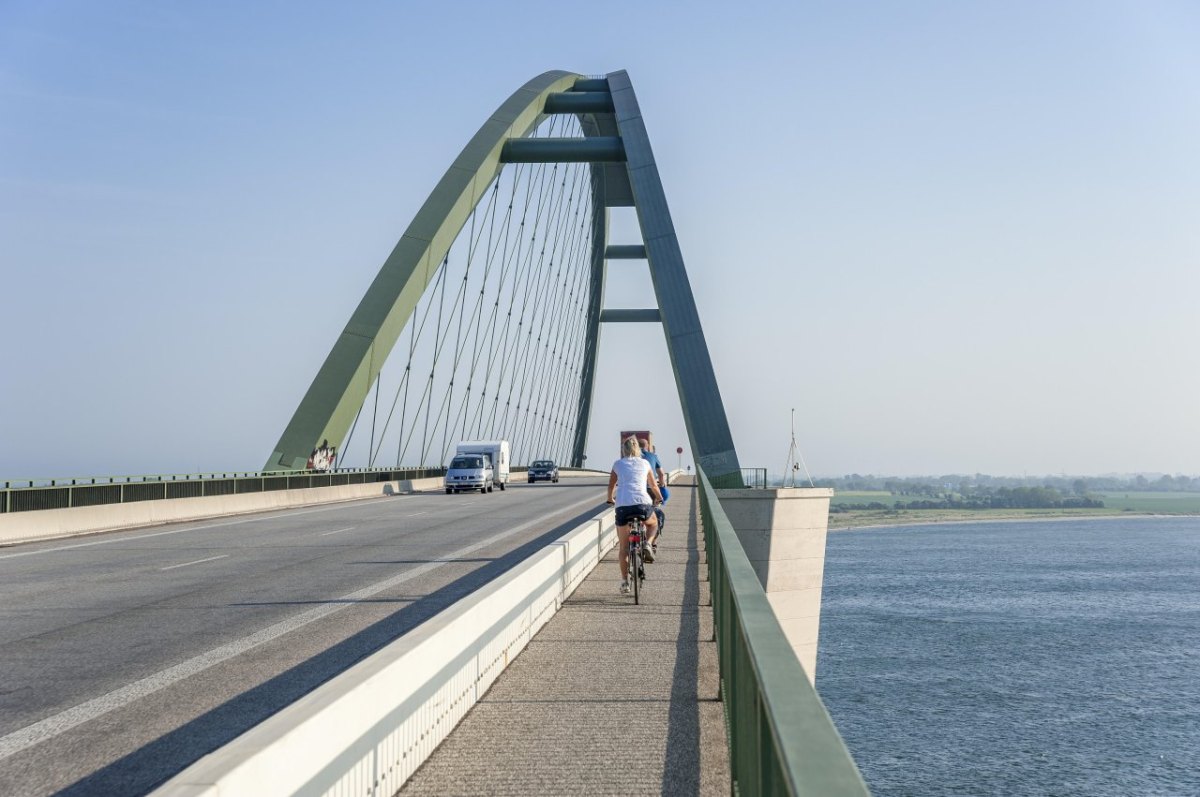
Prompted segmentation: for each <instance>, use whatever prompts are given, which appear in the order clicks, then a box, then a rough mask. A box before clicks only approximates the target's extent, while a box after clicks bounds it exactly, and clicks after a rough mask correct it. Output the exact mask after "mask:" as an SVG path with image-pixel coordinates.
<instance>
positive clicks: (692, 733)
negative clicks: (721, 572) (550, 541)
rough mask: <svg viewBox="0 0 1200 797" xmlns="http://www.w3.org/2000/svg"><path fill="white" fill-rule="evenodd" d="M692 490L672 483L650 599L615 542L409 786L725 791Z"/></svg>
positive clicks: (464, 791)
mask: <svg viewBox="0 0 1200 797" xmlns="http://www.w3.org/2000/svg"><path fill="white" fill-rule="evenodd" d="M696 498H697V495H696V490H695V488H694V487H691V486H686V485H679V486H673V487H672V488H671V501H670V503H669V504H668V505H667V508H668V510H669V512H668V515H669V516H668V519H667V525H666V531H665V533H664V534H663V536H662V538H661V539H660V540H659V545H658V558H657V560H656V561H655V563H654V564H652V565H647V566H646V581H645V590H644V592H643V593H642V604H641V605H640V606H635V605H634V603H633V597H632V596H624V595H621V594H619V592H618V585H619V582H620V578H619V575H618V569H617V553H616V550H615V549H614V550H613V551H612V552H610V553H609V555H608V556H607V557H606V558H605V560H604V561H603V562H601V563H600V565H599V566H598V567H597V568H596V569H595V570H593V571H592V573H591V575H590V576H588V578H587V579H586V580H585V581H584V582H583V583H582V584H581V585H580V586H579V588H578V589H577V590H576V591H575V593H574V594H573V595H572V596H571V598H570V599H569V600H568V601H567V602H566V603H565V604H564V605H563V607H562V608H561V609H560V610H559V612H558V614H557V615H555V617H554V619H553V620H551V621H550V622H549V623H548V624H547V625H546V626H545V627H544V628H543V629H542V630H541V632H539V633H538V635H537V636H536V637H534V639H533V641H532V642H530V644H529V646H528V647H527V648H526V649H525V651H524V652H522V653H521V655H520V656H518V657H517V659H516V661H514V662H513V663H512V664H510V665H509V667H508V669H507V670H506V671H505V672H504V674H503V675H501V676H500V678H499V679H498V680H497V681H496V683H495V684H494V685H493V686H492V688H491V690H489V691H488V693H487V694H486V695H485V696H484V697H483V699H482V700H481V701H480V702H479V703H478V704H477V705H476V706H475V708H473V709H472V710H471V712H470V713H469V714H467V716H466V717H465V718H464V719H463V721H462V722H461V723H460V724H459V726H458V727H457V728H456V729H455V730H454V732H453V733H452V734H451V735H450V737H449V738H447V739H446V741H445V742H443V743H442V745H441V747H439V748H438V749H437V750H436V751H435V752H434V754H433V755H432V756H431V757H430V758H429V760H428V761H426V762H425V764H424V765H423V766H422V767H421V768H420V769H418V770H417V772H416V773H415V774H414V775H413V776H412V778H410V779H409V781H408V783H407V784H406V785H405V787H404V788H403V789H401V791H400V794H401V795H405V796H406V797H407V795H425V794H428V795H509V794H511V795H522V797H528V795H531V794H548V795H567V794H588V795H593V794H622V795H630V794H668V795H692V794H704V795H710V794H711V795H727V794H729V756H728V750H727V748H726V743H725V721H724V714H723V710H724V707H723V705H722V704H721V703H720V702H718V701H717V660H716V656H717V651H716V643H714V642H712V641H710V640H711V638H712V609H711V607H710V606H709V605H708V581H707V580H706V573H707V566H706V565H705V564H704V562H705V559H704V549H703V540H702V538H701V535H700V533H699V511H698V506H697V504H696Z"/></svg>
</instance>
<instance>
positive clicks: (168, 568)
mask: <svg viewBox="0 0 1200 797" xmlns="http://www.w3.org/2000/svg"><path fill="white" fill-rule="evenodd" d="M228 558H229V554H227V553H223V554H221V555H220V556H210V557H208V558H207V559H197V560H196V561H194V562H184V563H183V564H181V565H171V566H170V567H160V568H158V569H159V570H175V569H176V568H179V567H191V566H192V565H198V564H203V563H204V562H215V561H217V560H218V559H228Z"/></svg>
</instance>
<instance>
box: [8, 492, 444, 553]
mask: <svg viewBox="0 0 1200 797" xmlns="http://www.w3.org/2000/svg"><path fill="white" fill-rule="evenodd" d="M442 485H443V481H442V477H441V476H436V477H433V478H429V479H406V480H403V481H390V482H372V483H371V484H347V485H340V486H337V487H309V488H305V489H299V490H271V491H268V492H262V493H241V494H239V495H211V496H204V497H202V498H167V499H163V500H158V501H133V502H130V503H124V504H104V505H101V506H81V507H72V508H70V509H41V510H34V511H31V512H6V513H4V514H0V545H12V544H14V543H18V542H33V541H35V540H51V539H56V538H59V537H74V536H76V535H80V534H94V533H96V532H99V531H113V530H116V529H131V528H139V527H142V526H158V525H161V524H164V523H183V522H187V521H194V520H205V519H208V518H214V517H223V516H227V515H244V514H249V513H252V512H267V511H270V510H274V509H295V508H297V507H302V506H312V505H315V504H328V503H334V502H337V501H354V500H358V499H362V498H375V497H378V496H384V495H398V494H403V493H412V492H418V491H420V490H440V489H441V488H442Z"/></svg>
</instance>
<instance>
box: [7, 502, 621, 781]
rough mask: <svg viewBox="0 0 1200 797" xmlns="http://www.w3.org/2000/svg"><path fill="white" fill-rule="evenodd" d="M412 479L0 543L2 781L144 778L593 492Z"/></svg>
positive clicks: (513, 552) (349, 658)
mask: <svg viewBox="0 0 1200 797" xmlns="http://www.w3.org/2000/svg"><path fill="white" fill-rule="evenodd" d="M604 484H605V481H604V480H603V479H600V478H595V479H593V478H570V479H564V480H563V481H561V482H560V483H559V484H536V485H526V484H515V485H510V487H509V489H508V490H506V491H504V492H501V491H499V490H497V491H495V492H493V493H491V494H488V495H481V494H460V495H445V494H444V493H440V492H437V493H432V492H431V493H423V494H418V495H410V496H395V497H385V498H378V499H368V500H362V501H355V502H350V503H343V504H336V505H326V506H319V507H311V508H307V509H299V510H289V511H284V512H271V513H264V514H258V515H252V516H243V517H237V518H229V519H215V520H210V521H203V522H196V523H186V524H175V525H170V526H161V527H157V528H151V529H138V530H132V531H125V532H114V533H108V534H102V535H95V536H90V537H82V538H74V539H71V540H58V541H54V542H43V543H30V544H26V545H17V546H10V547H6V548H0V794H5V795H43V794H55V793H59V794H67V795H83V794H88V795H92V794H106V795H107V794H143V793H145V792H147V791H149V790H151V789H153V788H154V787H155V786H156V785H157V784H158V783H161V782H162V781H163V780H166V779H167V778H169V777H170V776H171V775H173V774H175V773H176V772H178V771H179V770H181V769H183V768H184V767H186V766H187V765H188V764H190V763H191V762H193V761H195V760H196V759H197V758H200V757H201V756H203V755H204V754H205V753H208V752H210V751H211V750H213V749H215V748H217V747H219V746H220V745H222V744H224V743H225V742H228V741H229V740H231V739H233V738H235V737H236V736H238V735H239V734H241V733H242V732H244V731H246V730H247V729H249V728H250V727H252V726H253V725H255V724H257V723H258V722H260V721H261V720H263V719H265V718H266V717H268V716H270V715H271V714H273V713H275V712H276V711H278V710H279V709H281V708H283V707H284V706H286V705H288V704H289V703H291V702H293V701H294V700H296V699H297V698H299V697H301V696H302V695H304V694H306V693H307V692H309V691H311V690H312V689H313V688H314V687H316V686H318V685H319V684H321V683H323V682H324V681H326V680H328V679H329V678H331V677H333V676H334V675H337V674H338V673H340V672H342V671H343V670H345V669H346V668H347V667H349V666H350V665H352V664H354V663H355V662H357V661H359V660H360V659H362V658H363V657H365V656H367V655H370V654H371V653H373V652H374V651H376V650H378V649H379V648H380V647H382V646H384V645H386V644H387V643H388V642H391V641H393V640H395V639H396V638H397V637H399V636H401V635H403V634H404V633H405V632H406V631H408V630H410V629H412V628H413V627H415V626H416V625H418V624H420V623H421V622H422V621H424V620H426V619H428V618H429V617H431V616H433V615H434V614H436V613H437V612H438V611H440V610H442V609H444V608H445V607H447V606H449V605H450V604H451V603H453V602H454V601H456V600H458V599H460V598H462V597H463V596H464V595H467V594H469V593H470V592H472V591H473V590H475V589H477V588H478V587H480V586H481V585H483V584H485V583H487V582H488V581H489V580H491V579H493V578H495V577H496V576H497V575H499V574H501V573H503V572H504V571H506V570H508V569H509V568H511V567H512V566H513V565H514V564H516V563H517V562H519V561H521V560H522V559H524V558H525V557H527V556H528V555H530V554H531V553H532V552H534V551H535V550H538V549H539V548H541V547H542V546H543V545H545V544H546V543H547V542H549V541H550V540H553V539H554V538H556V537H558V536H560V535H561V534H563V533H565V532H566V531H567V530H569V529H571V528H574V527H575V526H576V525H578V523H579V522H581V521H582V520H583V519H585V518H587V517H591V516H593V515H594V514H596V513H597V512H598V511H600V510H601V509H602V508H603V501H604Z"/></svg>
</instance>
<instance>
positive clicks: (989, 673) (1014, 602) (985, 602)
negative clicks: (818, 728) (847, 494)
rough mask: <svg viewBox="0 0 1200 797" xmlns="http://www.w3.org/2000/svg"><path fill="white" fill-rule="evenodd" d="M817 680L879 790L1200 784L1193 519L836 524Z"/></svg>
mask: <svg viewBox="0 0 1200 797" xmlns="http://www.w3.org/2000/svg"><path fill="white" fill-rule="evenodd" d="M817 689H818V690H819V691H820V693H821V697H822V698H823V699H824V701H825V705H826V706H827V707H828V709H829V712H830V714H831V715H832V716H833V719H834V722H835V723H836V724H837V726H838V729H839V730H840V731H841V733H842V736H843V737H844V738H845V740H846V744H847V745H848V746H849V747H850V750H851V752H852V753H853V754H854V757H855V759H856V760H857V761H858V764H859V766H860V768H861V769H862V771H863V775H864V777H865V778H866V780H867V783H868V784H869V785H870V787H871V790H872V792H873V793H874V794H876V795H881V796H882V795H971V794H979V795H993V794H996V795H999V794H1021V795H1025V794H1030V795H1088V797H1093V796H1096V795H1114V796H1116V795H1120V796H1121V797H1125V796H1126V795H1200V519H1198V518H1121V519H1115V520H1086V521H1058V522H1037V523H979V524H962V525H939V526H909V527H901V528H891V529H872V530H861V531H850V532H834V533H831V534H830V535H829V540H828V547H827V551H826V561H825V590H824V603H823V607H822V614H821V644H820V654H819V659H818V664H817Z"/></svg>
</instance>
